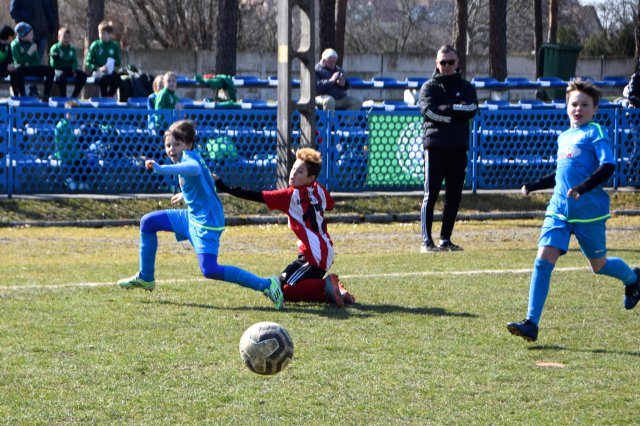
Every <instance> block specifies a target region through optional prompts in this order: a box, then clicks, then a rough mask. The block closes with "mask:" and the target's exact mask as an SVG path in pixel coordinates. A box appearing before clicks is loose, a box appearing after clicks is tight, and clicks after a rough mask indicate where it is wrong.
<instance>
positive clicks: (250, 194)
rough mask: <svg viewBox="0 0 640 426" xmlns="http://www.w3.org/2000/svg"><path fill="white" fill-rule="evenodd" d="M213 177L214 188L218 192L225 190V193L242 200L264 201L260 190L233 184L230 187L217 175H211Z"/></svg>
mask: <svg viewBox="0 0 640 426" xmlns="http://www.w3.org/2000/svg"><path fill="white" fill-rule="evenodd" d="M212 176H213V179H214V180H215V181H216V189H217V190H218V191H219V192H226V193H227V194H230V195H233V196H234V197H238V198H242V199H243V200H249V201H255V202H257V203H264V202H265V201H264V197H263V196H262V191H253V190H250V189H245V188H243V187H241V186H234V187H233V188H231V187H230V186H228V185H227V184H226V183H224V182H223V181H222V179H220V178H219V177H218V176H216V175H212Z"/></svg>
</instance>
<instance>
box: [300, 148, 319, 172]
mask: <svg viewBox="0 0 640 426" xmlns="http://www.w3.org/2000/svg"><path fill="white" fill-rule="evenodd" d="M296 158H297V159H298V160H301V161H304V163H305V164H306V166H307V176H315V177H318V175H319V174H320V170H321V169H322V154H320V152H318V151H316V150H315V149H313V148H301V149H299V150H298V151H297V152H296Z"/></svg>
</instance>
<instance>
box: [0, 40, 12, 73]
mask: <svg viewBox="0 0 640 426" xmlns="http://www.w3.org/2000/svg"><path fill="white" fill-rule="evenodd" d="M12 63H13V56H12V55H11V45H9V44H0V77H1V78H5V77H6V76H7V75H9V70H7V66H8V65H9V64H12Z"/></svg>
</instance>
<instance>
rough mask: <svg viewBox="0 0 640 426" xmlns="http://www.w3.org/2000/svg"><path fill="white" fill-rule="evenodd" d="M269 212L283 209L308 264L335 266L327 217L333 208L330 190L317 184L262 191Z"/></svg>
mask: <svg viewBox="0 0 640 426" xmlns="http://www.w3.org/2000/svg"><path fill="white" fill-rule="evenodd" d="M262 196H263V198H264V201H265V203H266V205H267V207H268V208H269V209H270V210H280V211H282V212H284V213H285V214H286V215H287V216H288V217H289V228H290V229H291V230H292V231H293V233H294V234H296V236H297V237H298V239H299V241H298V250H299V251H300V253H302V254H303V255H304V257H305V258H306V259H307V261H308V262H309V263H311V264H312V265H315V266H317V267H319V268H321V269H323V270H325V271H326V270H328V269H329V268H330V267H331V265H332V264H333V242H332V241H331V237H330V236H329V233H328V232H327V222H326V219H325V217H324V212H325V211H326V210H332V209H333V198H331V194H329V191H327V190H326V189H324V188H323V187H322V186H321V185H319V184H318V183H317V182H313V183H312V184H311V185H309V186H304V187H291V186H290V187H288V188H284V189H277V190H274V191H262Z"/></svg>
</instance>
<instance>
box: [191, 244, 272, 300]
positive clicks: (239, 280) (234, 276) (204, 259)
mask: <svg viewBox="0 0 640 426" xmlns="http://www.w3.org/2000/svg"><path fill="white" fill-rule="evenodd" d="M198 262H199V263H200V269H202V274H203V275H204V276H205V277H206V278H209V279H212V280H220V281H226V282H229V283H234V284H239V285H241V286H242V287H246V288H250V289H253V290H256V291H264V290H265V289H266V288H268V287H269V285H271V281H270V280H269V279H268V278H261V277H258V276H257V275H254V274H252V273H251V272H248V271H245V270H244V269H241V268H238V267H236V266H229V265H218V256H217V255H215V254H210V253H198Z"/></svg>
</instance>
